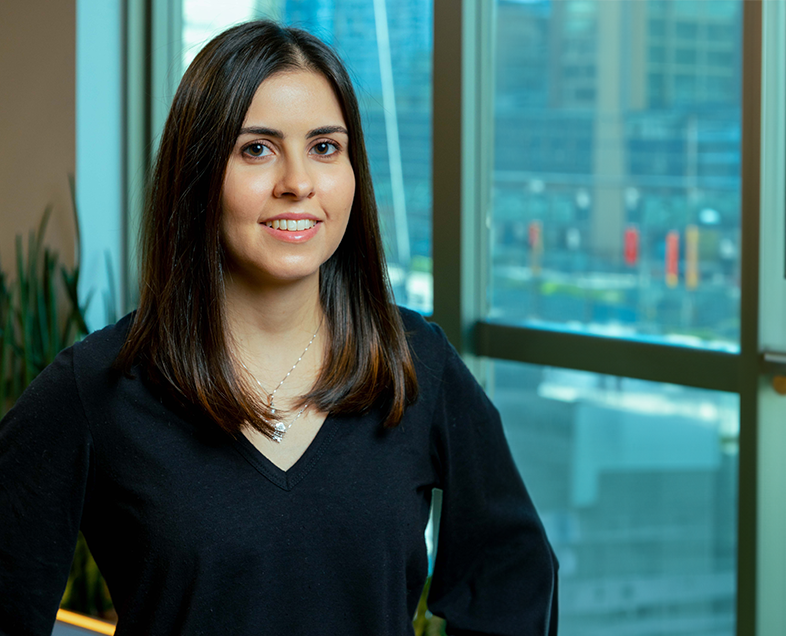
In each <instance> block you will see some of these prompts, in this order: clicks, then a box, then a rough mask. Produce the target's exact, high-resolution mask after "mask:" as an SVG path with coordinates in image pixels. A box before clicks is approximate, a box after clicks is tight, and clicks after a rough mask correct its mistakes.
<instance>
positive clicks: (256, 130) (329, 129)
mask: <svg viewBox="0 0 786 636" xmlns="http://www.w3.org/2000/svg"><path fill="white" fill-rule="evenodd" d="M335 133H341V134H344V135H346V136H347V137H349V132H347V129H346V128H344V127H343V126H322V127H321V128H314V129H313V130H309V131H308V132H307V133H306V139H311V138H312V137H319V136H320V135H331V134H335ZM240 135H264V136H265V137H275V138H276V139H283V138H284V137H285V135H284V133H283V132H281V131H280V130H276V129H275V128H265V127H264V126H251V127H249V128H241V129H240V133H239V134H238V137H239V136H240Z"/></svg>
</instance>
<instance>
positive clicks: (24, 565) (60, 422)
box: [0, 350, 92, 635]
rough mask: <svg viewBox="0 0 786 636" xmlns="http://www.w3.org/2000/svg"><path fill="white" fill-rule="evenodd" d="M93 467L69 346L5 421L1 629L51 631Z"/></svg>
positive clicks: (0, 458)
mask: <svg viewBox="0 0 786 636" xmlns="http://www.w3.org/2000/svg"><path fill="white" fill-rule="evenodd" d="M91 470H92V442H91V437H90V433H89V429H88V427H87V422H86V420H85V416H84V412H83V411H82V408H81V403H80V401H79V396H78V394H77V387H76V382H75V380H74V373H73V365H72V352H71V351H70V350H66V351H64V352H63V353H61V354H60V355H59V356H58V357H57V359H56V360H55V361H54V362H53V363H52V364H51V365H50V366H49V367H47V368H46V369H45V370H44V372H43V373H42V374H41V375H40V376H39V377H38V378H36V380H35V381H34V382H33V383H32V384H31V385H30V386H29V387H28V389H27V390H26V391H25V393H24V394H23V395H22V396H21V397H20V398H19V400H18V402H17V403H16V405H15V406H14V408H13V409H11V411H9V413H8V414H7V415H6V416H5V417H4V418H3V420H2V421H1V422H0V634H3V635H4V634H9V635H10V634H26V635H28V634H31V635H32V634H36V635H37V634H46V635H49V634H51V633H52V626H53V624H54V621H55V616H56V614H57V609H58V607H59V605H60V599H61V597H62V595H63V591H64V589H65V585H66V582H67V579H68V573H69V570H70V566H71V560H72V558H73V554H74V547H75V545H76V539H77V534H78V532H79V525H80V521H81V518H82V509H83V506H84V502H85V498H86V496H87V491H88V485H89V482H90V474H91Z"/></svg>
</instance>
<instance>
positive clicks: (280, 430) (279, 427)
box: [240, 322, 322, 444]
mask: <svg viewBox="0 0 786 636" xmlns="http://www.w3.org/2000/svg"><path fill="white" fill-rule="evenodd" d="M321 326H322V323H321V322H320V323H319V327H321ZM319 327H317V330H316V331H315V332H314V335H313V336H311V340H309V341H308V344H307V345H306V348H305V349H303V353H301V354H300V357H299V358H298V359H297V361H296V362H295V364H293V365H292V368H291V369H290V370H289V371H287V374H286V375H285V376H284V377H283V378H282V379H281V382H279V383H278V386H277V387H276V388H275V389H273V392H272V393H271V394H270V395H269V396H268V398H267V405H268V406H269V407H270V412H271V413H272V414H273V415H275V414H276V408H275V406H273V398H275V396H276V391H278V390H279V389H280V388H281V385H282V384H284V382H286V379H287V378H288V377H289V376H290V375H291V374H292V372H293V371H294V370H295V367H296V366H297V365H298V364H300V361H301V360H302V359H303V356H304V355H306V351H308V348H309V347H310V346H311V343H312V342H314V339H315V338H316V337H317V334H318V333H319ZM240 364H242V365H243V368H244V369H245V370H246V371H248V374H249V375H250V376H251V377H252V378H254V381H255V382H256V383H257V384H258V385H259V388H260V389H262V393H266V391H265V387H263V386H262V383H261V382H260V381H259V380H257V378H256V376H255V375H254V374H253V373H251V370H250V369H249V368H248V367H247V366H246V365H245V364H243V361H242V360H241V361H240ZM307 407H308V404H304V405H303V406H302V408H301V409H300V410H299V411H298V412H297V415H295V417H294V418H293V419H292V421H291V422H290V423H289V424H286V425H285V424H284V422H276V426H275V430H274V431H273V440H274V441H276V442H278V443H279V444H280V443H281V440H282V439H283V438H284V434H285V433H286V432H287V431H288V430H289V428H290V427H291V426H292V425H293V424H294V423H295V422H296V421H297V420H298V418H299V417H300V416H301V415H303V411H305V410H306V408H307Z"/></svg>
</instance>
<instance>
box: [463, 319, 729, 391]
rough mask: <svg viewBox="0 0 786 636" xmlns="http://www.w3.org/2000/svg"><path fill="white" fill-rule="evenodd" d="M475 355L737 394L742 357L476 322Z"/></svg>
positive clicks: (652, 343)
mask: <svg viewBox="0 0 786 636" xmlns="http://www.w3.org/2000/svg"><path fill="white" fill-rule="evenodd" d="M476 336H477V337H476V353H477V355H479V356H488V357H490V358H497V359H503V360H512V361H516V362H525V363H527V364H537V365H544V366H553V367H562V368H566V369H575V370H578V371H587V372H590V373H598V374H603V375H613V376H617V377H627V378H635V379H638V380H646V381H648V382H666V383H670V384H680V385H684V386H691V387H694V388H700V389H709V390H712V391H727V392H737V391H738V390H739V377H740V376H739V365H740V356H739V355H737V354H734V353H729V352H724V351H712V350H704V349H692V348H689V347H681V346H674V345H666V344H659V343H654V342H644V341H637V340H624V339H621V338H607V337H601V336H592V335H588V334H581V333H566V332H564V331H553V330H548V329H533V328H528V327H513V326H507V325H499V324H494V323H489V322H480V323H478V325H477V327H476Z"/></svg>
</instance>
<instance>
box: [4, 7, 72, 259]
mask: <svg viewBox="0 0 786 636" xmlns="http://www.w3.org/2000/svg"><path fill="white" fill-rule="evenodd" d="M75 67H76V0H57V2H52V1H51V0H1V1H0V86H2V97H0V263H2V267H3V269H4V270H5V271H6V272H9V271H12V270H13V269H14V268H13V263H14V259H15V257H14V240H15V239H14V237H15V236H16V235H17V234H23V236H24V237H25V241H26V240H27V238H26V237H27V234H28V232H29V231H30V230H31V229H33V228H35V227H37V224H38V222H39V220H40V218H41V215H42V214H43V211H44V209H45V208H46V206H47V205H49V204H51V205H53V207H54V209H53V213H52V218H51V219H50V222H49V228H48V230H47V238H48V241H47V243H48V244H49V245H50V246H51V247H53V248H54V249H56V250H57V251H58V252H59V253H60V259H61V262H65V263H66V264H71V263H73V253H74V236H75V232H74V223H73V218H72V212H71V196H70V192H69V186H68V176H69V174H74V172H75V164H76V135H75V122H76V111H75V101H76V97H75V90H76V89H75V84H76V68H75Z"/></svg>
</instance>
